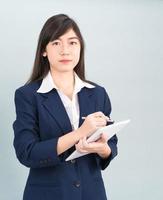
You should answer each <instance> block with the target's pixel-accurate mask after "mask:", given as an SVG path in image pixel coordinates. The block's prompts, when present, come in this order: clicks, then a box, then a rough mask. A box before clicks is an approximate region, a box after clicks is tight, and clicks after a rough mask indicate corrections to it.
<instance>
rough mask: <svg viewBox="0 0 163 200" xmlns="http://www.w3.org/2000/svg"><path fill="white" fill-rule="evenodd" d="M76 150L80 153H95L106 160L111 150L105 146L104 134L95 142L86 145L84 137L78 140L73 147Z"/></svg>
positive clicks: (105, 138)
mask: <svg viewBox="0 0 163 200" xmlns="http://www.w3.org/2000/svg"><path fill="white" fill-rule="evenodd" d="M75 146H76V150H77V151H79V152H81V153H97V154H98V155H99V156H101V157H102V158H104V159H105V158H108V157H109V156H110V154H111V149H110V147H109V146H108V144H107V137H106V134H105V133H103V134H102V135H101V137H100V139H98V140H97V141H96V142H90V143H88V142H87V141H86V137H84V138H83V139H80V140H79V142H78V143H77V144H76V145H75Z"/></svg>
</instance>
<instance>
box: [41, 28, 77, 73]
mask: <svg viewBox="0 0 163 200" xmlns="http://www.w3.org/2000/svg"><path fill="white" fill-rule="evenodd" d="M80 48H81V46H80V41H79V38H78V37H77V35H76V33H75V32H74V31H73V29H70V30H68V31H67V32H66V33H65V34H63V35H62V36H60V37H59V38H58V39H56V40H54V41H52V42H49V43H48V44H47V46H46V50H45V52H44V53H43V56H47V58H48V60H49V63H50V68H51V70H53V71H59V72H68V71H72V70H73V69H74V68H75V66H76V65H77V64H78V62H79V59H80Z"/></svg>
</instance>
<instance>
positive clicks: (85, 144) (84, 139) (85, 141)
mask: <svg viewBox="0 0 163 200" xmlns="http://www.w3.org/2000/svg"><path fill="white" fill-rule="evenodd" d="M82 145H83V148H87V147H88V142H87V140H86V137H84V138H83V139H82Z"/></svg>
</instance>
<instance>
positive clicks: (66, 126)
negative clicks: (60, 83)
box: [40, 88, 96, 134]
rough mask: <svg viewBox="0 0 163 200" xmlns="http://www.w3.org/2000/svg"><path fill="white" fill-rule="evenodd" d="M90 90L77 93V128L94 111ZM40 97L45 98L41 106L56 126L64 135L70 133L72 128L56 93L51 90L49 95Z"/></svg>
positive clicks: (84, 89) (85, 89) (45, 94)
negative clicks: (78, 114) (78, 113)
mask: <svg viewBox="0 0 163 200" xmlns="http://www.w3.org/2000/svg"><path fill="white" fill-rule="evenodd" d="M92 94H93V92H92V89H88V88H83V89H82V90H81V91H80V92H79V93H78V100H79V112H80V117H79V127H80V126H81V125H82V123H83V121H84V119H82V117H86V116H87V115H89V114H91V113H93V112H95V111H96V105H95V101H94V100H93V95H92ZM40 95H41V96H44V97H46V99H45V101H43V102H42V104H43V106H44V107H45V108H46V109H47V110H48V112H49V113H50V114H51V116H52V117H53V118H54V120H56V122H57V123H58V125H59V126H60V128H61V129H62V131H63V134H64V133H68V132H71V131H72V126H71V122H70V119H69V117H68V114H67V112H66V110H65V107H64V105H63V103H62V100H61V98H60V96H59V94H58V92H57V91H56V90H55V89H53V90H51V91H50V92H49V93H44V94H41V93H40Z"/></svg>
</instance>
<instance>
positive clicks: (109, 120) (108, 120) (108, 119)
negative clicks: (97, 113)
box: [82, 116, 114, 123]
mask: <svg viewBox="0 0 163 200" xmlns="http://www.w3.org/2000/svg"><path fill="white" fill-rule="evenodd" d="M105 117H106V120H107V122H112V123H113V122H114V120H112V119H110V118H109V117H108V116H105ZM85 118H86V117H82V119H85Z"/></svg>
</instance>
